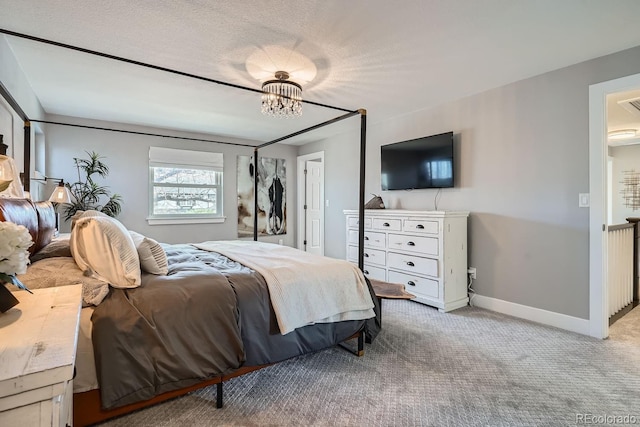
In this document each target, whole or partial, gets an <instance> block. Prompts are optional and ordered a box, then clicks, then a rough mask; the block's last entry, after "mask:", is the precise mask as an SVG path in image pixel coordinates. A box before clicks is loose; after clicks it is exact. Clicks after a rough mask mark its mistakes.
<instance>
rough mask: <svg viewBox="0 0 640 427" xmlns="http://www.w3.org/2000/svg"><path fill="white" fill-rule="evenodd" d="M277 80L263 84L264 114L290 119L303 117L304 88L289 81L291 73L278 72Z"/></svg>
mask: <svg viewBox="0 0 640 427" xmlns="http://www.w3.org/2000/svg"><path fill="white" fill-rule="evenodd" d="M275 77H276V79H277V80H268V81H266V82H264V83H263V84H262V114H268V115H270V116H274V117H284V118H286V119H288V118H289V117H293V116H301V115H302V87H301V86H300V85H299V84H298V83H294V82H292V81H289V73H287V72H286V71H276V74H275Z"/></svg>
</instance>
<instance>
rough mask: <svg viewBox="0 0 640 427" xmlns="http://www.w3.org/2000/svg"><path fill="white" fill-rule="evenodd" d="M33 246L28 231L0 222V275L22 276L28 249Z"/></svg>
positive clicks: (20, 226)
mask: <svg viewBox="0 0 640 427" xmlns="http://www.w3.org/2000/svg"><path fill="white" fill-rule="evenodd" d="M32 244H33V240H32V239H31V234H29V230H27V228H26V227H25V226H23V225H17V224H14V223H12V222H0V273H4V274H6V275H9V276H15V275H16V274H24V273H26V271H27V264H29V251H28V249H29V247H30V246H31V245H32Z"/></svg>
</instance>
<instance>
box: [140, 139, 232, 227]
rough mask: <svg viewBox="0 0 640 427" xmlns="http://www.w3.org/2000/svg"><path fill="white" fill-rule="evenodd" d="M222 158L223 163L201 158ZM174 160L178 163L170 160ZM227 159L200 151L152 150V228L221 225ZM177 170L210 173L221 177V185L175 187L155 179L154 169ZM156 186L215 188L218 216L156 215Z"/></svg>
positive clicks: (149, 207) (222, 220)
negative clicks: (174, 225) (205, 171)
mask: <svg viewBox="0 0 640 427" xmlns="http://www.w3.org/2000/svg"><path fill="white" fill-rule="evenodd" d="M212 156H215V157H216V158H217V157H218V156H219V159H220V162H219V164H218V163H217V161H209V162H207V161H206V160H205V161H203V160H201V159H207V158H209V159H211V158H212ZM173 157H175V158H176V160H177V161H172V160H171V159H172V158H173ZM223 166H224V157H223V154H222V153H215V152H209V151H197V150H182V149H170V148H160V147H149V165H148V188H147V194H148V216H147V222H148V224H149V225H168V224H204V223H222V222H224V221H225V219H226V217H225V216H224V170H223V169H224V167H223ZM157 167H161V168H174V169H192V170H193V169H195V170H209V171H214V172H217V173H219V174H220V183H219V184H174V183H158V182H155V180H154V168H157ZM156 187H174V188H212V189H215V190H216V211H217V212H218V214H187V213H185V214H175V213H172V214H155V213H154V192H155V189H156Z"/></svg>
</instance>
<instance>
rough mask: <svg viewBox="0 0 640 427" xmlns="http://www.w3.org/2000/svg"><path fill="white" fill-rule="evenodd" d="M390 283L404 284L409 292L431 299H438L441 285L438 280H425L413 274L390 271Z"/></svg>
mask: <svg viewBox="0 0 640 427" xmlns="http://www.w3.org/2000/svg"><path fill="white" fill-rule="evenodd" d="M388 281H389V282H391V283H402V284H403V285H405V288H406V290H407V292H410V293H412V294H413V293H415V294H419V295H423V296H427V297H430V298H438V295H439V292H438V289H439V283H438V281H437V280H431V279H425V278H424V277H418V276H414V275H411V274H405V273H399V272H397V271H389V279H388Z"/></svg>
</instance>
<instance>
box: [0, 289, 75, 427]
mask: <svg viewBox="0 0 640 427" xmlns="http://www.w3.org/2000/svg"><path fill="white" fill-rule="evenodd" d="M0 286H3V285H0ZM14 295H15V296H16V298H18V300H19V301H20V303H19V304H18V305H16V306H15V307H13V308H12V309H10V310H8V311H7V312H6V313H4V314H1V315H0V426H17V427H27V426H66V425H72V420H73V368H74V362H75V357H76V342H77V336H78V324H79V320H80V309H81V303H82V300H81V295H82V286H81V285H70V286H61V287H58V288H47V289H36V290H34V291H33V295H32V294H29V293H27V292H25V291H18V292H15V293H14Z"/></svg>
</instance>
